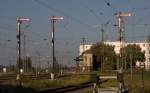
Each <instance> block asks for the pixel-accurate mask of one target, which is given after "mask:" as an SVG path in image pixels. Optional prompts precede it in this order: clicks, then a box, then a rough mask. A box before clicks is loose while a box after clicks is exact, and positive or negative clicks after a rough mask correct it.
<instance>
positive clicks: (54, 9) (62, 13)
mask: <svg viewBox="0 0 150 93" xmlns="http://www.w3.org/2000/svg"><path fill="white" fill-rule="evenodd" d="M34 1H35V2H36V3H38V4H40V5H42V6H44V7H45V8H48V9H50V10H51V11H53V12H56V13H59V14H61V15H64V16H66V17H67V18H70V19H71V20H73V21H75V22H77V23H80V24H82V25H84V26H86V27H87V28H89V29H93V28H92V27H91V25H89V24H87V23H84V22H83V21H81V20H79V19H77V18H75V17H73V16H71V15H70V14H68V13H66V12H64V11H62V10H58V9H56V8H54V7H52V5H50V4H47V3H45V2H44V1H40V0H34ZM90 31H91V30H90Z"/></svg>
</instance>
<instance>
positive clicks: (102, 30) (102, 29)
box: [101, 24, 104, 43]
mask: <svg viewBox="0 0 150 93" xmlns="http://www.w3.org/2000/svg"><path fill="white" fill-rule="evenodd" d="M101 32H102V39H101V42H102V43H104V28H103V24H102V25H101Z"/></svg>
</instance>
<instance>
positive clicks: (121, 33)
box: [115, 12, 131, 68]
mask: <svg viewBox="0 0 150 93" xmlns="http://www.w3.org/2000/svg"><path fill="white" fill-rule="evenodd" d="M115 16H117V27H118V32H119V41H120V50H121V49H122V48H123V47H124V46H125V27H124V20H123V17H126V16H131V13H130V12H128V13H122V12H119V13H115ZM123 53H125V50H123V49H122V51H120V62H121V63H120V64H119V68H123V67H124V66H123V65H124V64H126V62H125V63H124V60H125V59H124V58H123V57H125V55H123Z"/></svg>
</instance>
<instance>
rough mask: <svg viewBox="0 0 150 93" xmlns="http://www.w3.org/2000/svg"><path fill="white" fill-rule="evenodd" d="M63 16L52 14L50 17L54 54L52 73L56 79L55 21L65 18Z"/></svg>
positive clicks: (52, 76)
mask: <svg viewBox="0 0 150 93" xmlns="http://www.w3.org/2000/svg"><path fill="white" fill-rule="evenodd" d="M63 19H64V18H63V17H56V16H52V17H50V20H51V35H52V49H53V51H52V56H53V63H52V73H51V78H52V79H54V73H55V68H56V67H55V64H56V57H55V23H56V20H63Z"/></svg>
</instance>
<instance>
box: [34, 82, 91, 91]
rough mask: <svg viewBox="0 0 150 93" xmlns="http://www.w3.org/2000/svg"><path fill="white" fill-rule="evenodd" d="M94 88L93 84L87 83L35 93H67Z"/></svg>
mask: <svg viewBox="0 0 150 93" xmlns="http://www.w3.org/2000/svg"><path fill="white" fill-rule="evenodd" d="M92 86H93V83H91V82H87V83H83V84H80V85H77V86H67V87H60V88H53V89H44V90H40V91H35V92H33V93H66V92H71V91H76V90H80V89H83V88H87V87H92Z"/></svg>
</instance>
